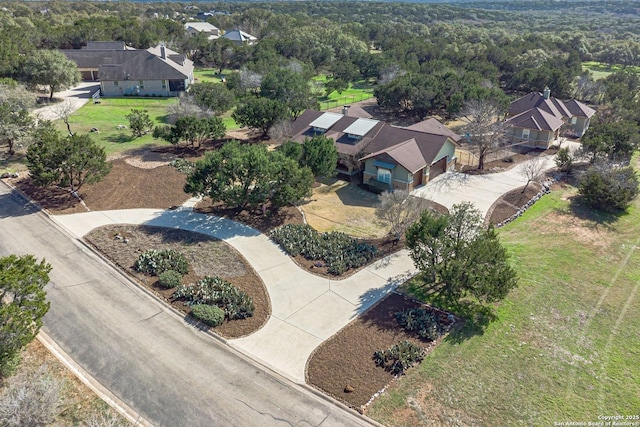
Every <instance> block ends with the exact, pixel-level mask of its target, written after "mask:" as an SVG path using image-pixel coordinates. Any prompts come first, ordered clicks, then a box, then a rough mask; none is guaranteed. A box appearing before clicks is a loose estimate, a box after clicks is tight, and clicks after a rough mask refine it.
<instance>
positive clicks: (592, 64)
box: [582, 61, 640, 80]
mask: <svg viewBox="0 0 640 427" xmlns="http://www.w3.org/2000/svg"><path fill="white" fill-rule="evenodd" d="M582 69H583V70H589V71H591V74H593V79H594V80H600V79H604V78H606V77H607V76H608V75H609V74H612V73H614V72H616V71H622V70H628V71H633V72H636V73H640V67H635V66H630V67H626V68H623V67H622V65H613V66H611V67H610V66H609V65H607V64H605V63H603V62H597V61H587V62H583V63H582Z"/></svg>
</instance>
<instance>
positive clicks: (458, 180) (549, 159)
mask: <svg viewBox="0 0 640 427" xmlns="http://www.w3.org/2000/svg"><path fill="white" fill-rule="evenodd" d="M562 147H563V148H564V147H569V149H570V150H571V151H572V152H574V151H575V150H577V149H578V148H579V147H580V143H578V142H574V141H566V142H564V143H563V145H562ZM541 159H542V161H543V162H544V166H543V169H544V170H549V169H551V168H554V167H555V166H556V165H555V156H544V157H541ZM523 168H524V164H523V163H520V164H518V165H516V166H514V167H512V168H511V169H509V170H506V171H504V172H498V173H489V174H485V175H468V174H464V173H460V172H447V173H443V174H442V175H440V176H438V177H436V178H435V179H434V180H433V181H431V182H429V183H428V184H427V185H425V186H423V187H420V188H417V189H415V190H413V192H412V193H411V194H413V195H414V196H417V197H422V198H425V199H429V200H433V201H434V202H437V203H440V204H441V205H444V206H446V207H447V208H449V209H451V208H452V207H453V205H455V204H457V203H461V202H471V203H473V204H474V205H475V207H476V208H477V209H479V210H480V211H481V212H482V215H484V216H486V215H487V212H488V211H489V208H490V207H491V206H492V205H493V203H494V202H495V201H496V200H498V198H500V197H501V196H502V195H503V194H505V193H508V192H509V191H511V190H515V189H516V188H519V187H522V186H523V185H525V184H526V183H527V178H526V177H525V176H524V175H523V173H522V170H523Z"/></svg>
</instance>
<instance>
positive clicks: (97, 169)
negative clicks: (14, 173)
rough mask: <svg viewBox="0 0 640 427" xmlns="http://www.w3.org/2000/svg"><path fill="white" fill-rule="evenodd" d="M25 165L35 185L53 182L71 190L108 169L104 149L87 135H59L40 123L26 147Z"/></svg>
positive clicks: (90, 180)
mask: <svg viewBox="0 0 640 427" xmlns="http://www.w3.org/2000/svg"><path fill="white" fill-rule="evenodd" d="M27 167H28V168H29V173H30V175H31V178H32V180H33V182H34V184H35V185H37V186H41V187H46V186H48V185H52V184H56V185H60V186H62V187H67V188H68V189H69V190H70V191H71V192H72V193H75V192H77V191H78V190H79V189H80V187H82V185H84V184H87V183H93V182H97V181H100V180H101V179H102V178H104V177H105V176H106V175H107V174H108V173H109V171H110V170H111V164H110V163H107V155H106V154H105V151H104V148H102V147H100V146H98V145H97V144H96V143H95V142H94V141H93V140H92V139H91V137H90V136H89V135H78V134H74V135H69V136H66V137H61V136H60V134H59V133H58V132H57V131H56V130H55V129H53V127H52V126H44V127H42V128H41V129H40V130H39V131H38V132H36V135H35V142H34V143H33V144H32V145H31V146H29V149H28V150H27Z"/></svg>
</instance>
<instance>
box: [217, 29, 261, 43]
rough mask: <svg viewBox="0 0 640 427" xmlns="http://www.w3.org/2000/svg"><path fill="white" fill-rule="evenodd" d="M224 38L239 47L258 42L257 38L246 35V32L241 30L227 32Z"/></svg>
mask: <svg viewBox="0 0 640 427" xmlns="http://www.w3.org/2000/svg"><path fill="white" fill-rule="evenodd" d="M222 37H224V38H225V39H229V40H231V41H232V42H233V43H234V44H237V45H241V44H248V45H252V44H254V43H255V42H257V41H258V38H257V37H254V36H252V35H251V34H249V33H245V32H244V31H241V30H231V31H226V32H225V33H224V35H223V36H222Z"/></svg>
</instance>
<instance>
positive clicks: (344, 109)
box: [342, 105, 351, 116]
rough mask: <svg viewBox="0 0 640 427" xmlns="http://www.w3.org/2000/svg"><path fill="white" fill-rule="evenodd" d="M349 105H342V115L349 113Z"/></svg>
mask: <svg viewBox="0 0 640 427" xmlns="http://www.w3.org/2000/svg"><path fill="white" fill-rule="evenodd" d="M349 107H351V105H344V106H343V107H342V115H343V116H348V115H349Z"/></svg>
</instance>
